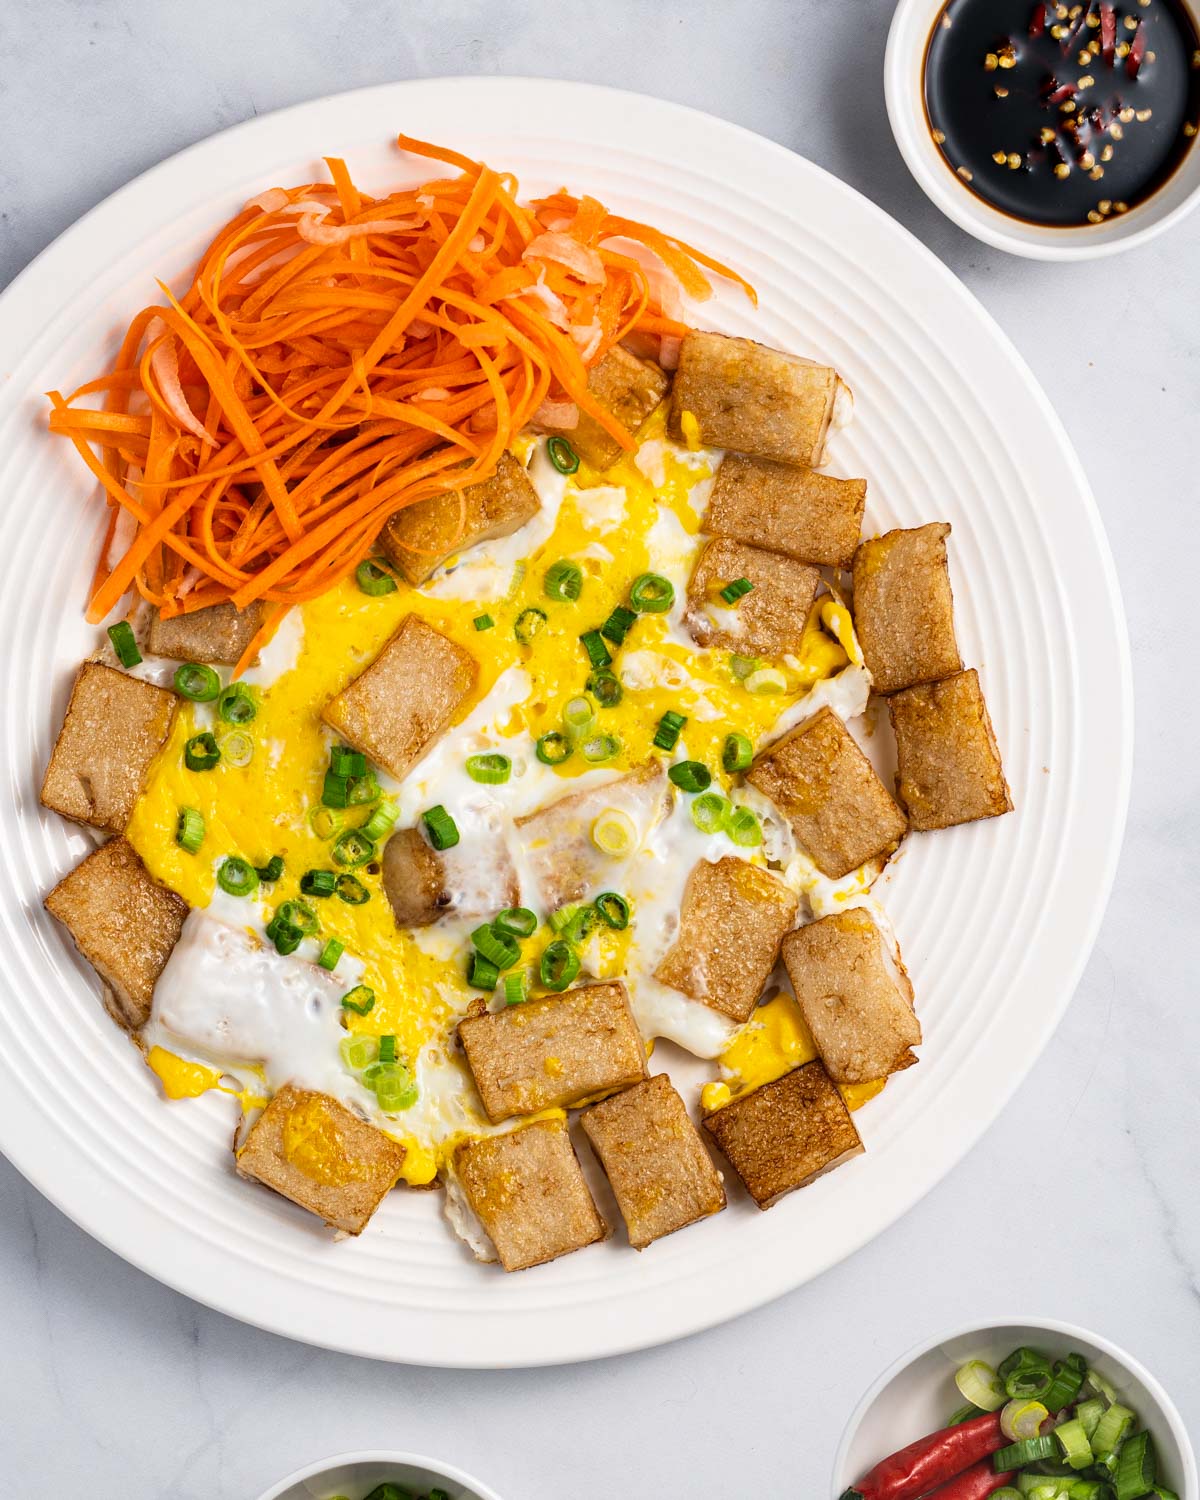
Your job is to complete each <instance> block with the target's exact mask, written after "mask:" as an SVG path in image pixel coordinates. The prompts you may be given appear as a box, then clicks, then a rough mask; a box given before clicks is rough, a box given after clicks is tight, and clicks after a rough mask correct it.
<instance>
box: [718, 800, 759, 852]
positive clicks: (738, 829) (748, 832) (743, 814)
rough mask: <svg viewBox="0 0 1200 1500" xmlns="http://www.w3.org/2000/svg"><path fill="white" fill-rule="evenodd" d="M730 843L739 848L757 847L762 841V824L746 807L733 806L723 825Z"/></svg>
mask: <svg viewBox="0 0 1200 1500" xmlns="http://www.w3.org/2000/svg"><path fill="white" fill-rule="evenodd" d="M725 832H726V833H727V834H728V835H729V841H730V843H733V844H736V845H737V846H738V848H739V849H757V848H758V846H759V844H761V843H762V841H763V831H762V824H761V823H760V822H759V821H758V818H757V817H756V816H755V814H754V813H753V812H751V811H750V809H749V808H748V807H735V808H734V809H733V811H732V812H731V813H730V814H729V818H728V820H727V822H726V825H725Z"/></svg>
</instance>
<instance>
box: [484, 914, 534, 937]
mask: <svg viewBox="0 0 1200 1500" xmlns="http://www.w3.org/2000/svg"><path fill="white" fill-rule="evenodd" d="M537 924H538V920H537V916H536V914H535V913H534V912H531V911H530V910H529V908H528V907H527V906H506V907H505V909H504V910H503V911H499V912H497V913H496V915H495V916H494V917H493V918H492V926H493V927H494V928H495V929H496V931H497V932H502V933H504V935H505V936H506V937H515V938H527V937H532V936H533V934H534V933H535V932H536V931H537Z"/></svg>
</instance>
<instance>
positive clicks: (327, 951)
mask: <svg viewBox="0 0 1200 1500" xmlns="http://www.w3.org/2000/svg"><path fill="white" fill-rule="evenodd" d="M345 951H346V945H345V943H343V942H340V941H339V940H338V939H337V938H330V939H329V941H328V942H327V943H326V944H325V946H324V948H322V949H321V956H320V958H319V959H317V963H318V964H319V965H320V966H321V968H322V969H328V970H331V971H332V970H333V969H336V968H337V966H338V959H339V958H341V956H342V954H343V953H345Z"/></svg>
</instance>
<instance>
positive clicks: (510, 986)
mask: <svg viewBox="0 0 1200 1500" xmlns="http://www.w3.org/2000/svg"><path fill="white" fill-rule="evenodd" d="M528 998H529V975H528V974H526V972H525V970H524V969H514V970H513V971H512V973H511V974H506V975H505V976H504V1003H505V1005H524V1003H525V1001H526V1000H527V999H528Z"/></svg>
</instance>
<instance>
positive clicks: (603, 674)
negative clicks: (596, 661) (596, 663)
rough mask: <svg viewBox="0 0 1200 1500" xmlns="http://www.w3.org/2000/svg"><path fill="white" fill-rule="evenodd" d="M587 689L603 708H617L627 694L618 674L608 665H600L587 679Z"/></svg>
mask: <svg viewBox="0 0 1200 1500" xmlns="http://www.w3.org/2000/svg"><path fill="white" fill-rule="evenodd" d="M587 690H588V692H589V693H591V695H592V696H593V697H594V698H595V700H596V702H597V703H598V704H599V705H600V707H601V708H616V706H617V704H618V703H620V701H621V699H622V698H623V697H624V696H625V693H624V689H623V688H622V687H621V684H620V682H618V680H617V678H616V675H615V674H614V673H613V672H611V671H609V669H608V668H607V667H599V668H597V670H596V671H595V672H593V673H592V675H591V676H590V677H589V678H588V680H587Z"/></svg>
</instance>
